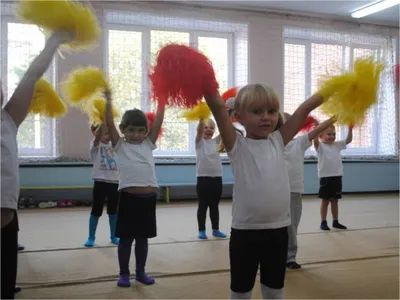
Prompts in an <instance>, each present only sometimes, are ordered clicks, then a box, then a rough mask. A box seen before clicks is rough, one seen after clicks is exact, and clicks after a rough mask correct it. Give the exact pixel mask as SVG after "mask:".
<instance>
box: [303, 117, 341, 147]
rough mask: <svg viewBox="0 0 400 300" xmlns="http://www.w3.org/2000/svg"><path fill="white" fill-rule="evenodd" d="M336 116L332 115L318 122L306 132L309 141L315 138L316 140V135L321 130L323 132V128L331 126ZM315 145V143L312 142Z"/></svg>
mask: <svg viewBox="0 0 400 300" xmlns="http://www.w3.org/2000/svg"><path fill="white" fill-rule="evenodd" d="M335 120H336V118H335V117H332V118H330V119H328V120H326V121H324V122H322V123H321V124H318V126H317V127H315V128H314V129H313V130H311V131H310V132H309V133H308V139H309V140H310V141H312V140H315V139H317V140H318V136H319V135H320V134H321V132H323V131H324V130H326V129H327V128H329V126H332V125H333V124H334V123H335ZM314 146H315V143H314Z"/></svg>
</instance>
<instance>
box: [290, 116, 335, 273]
mask: <svg viewBox="0 0 400 300" xmlns="http://www.w3.org/2000/svg"><path fill="white" fill-rule="evenodd" d="M290 117H291V115H290V114H288V113H285V118H286V121H287V120H289V118H290ZM333 122H334V119H333V118H331V119H329V120H327V121H325V122H323V123H322V124H320V125H318V126H317V127H316V128H314V129H313V130H311V131H310V132H309V133H308V134H304V135H300V136H298V137H297V138H295V139H293V140H291V141H290V142H289V143H288V144H287V145H286V147H285V160H286V167H287V170H288V174H289V182H290V216H291V220H292V222H291V225H290V226H289V227H288V234H289V245H288V255H287V263H286V266H287V267H288V268H289V269H300V268H301V265H299V264H298V263H297V262H296V255H297V228H298V226H299V223H300V218H301V210H302V202H301V194H302V193H303V192H304V154H305V152H306V150H307V149H308V148H309V147H311V141H312V140H313V139H315V138H316V137H317V136H318V135H319V134H320V133H321V132H322V131H324V130H325V129H326V128H328V127H329V126H332V124H333Z"/></svg>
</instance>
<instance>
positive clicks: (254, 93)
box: [217, 83, 285, 153]
mask: <svg viewBox="0 0 400 300" xmlns="http://www.w3.org/2000/svg"><path fill="white" fill-rule="evenodd" d="M255 102H264V103H265V104H266V105H267V106H268V107H269V108H272V109H275V110H277V111H279V108H280V102H279V97H278V94H277V93H276V92H275V90H274V89H273V88H271V87H269V86H267V85H265V84H261V83H254V84H248V85H246V86H244V87H242V88H241V89H240V90H239V92H238V94H237V96H236V98H235V102H234V103H235V105H234V111H235V112H239V113H240V112H243V111H244V110H246V109H247V108H248V107H249V106H250V105H251V104H253V103H255ZM284 120H285V117H284V116H283V114H282V113H281V112H279V118H278V123H277V124H276V127H275V129H274V131H276V130H278V129H279V128H280V127H281V126H282V125H283V124H284V123H285V122H284ZM235 130H236V131H237V132H239V133H240V134H241V135H244V133H243V131H241V130H240V129H237V128H236V127H235ZM217 151H218V152H220V153H223V152H225V146H224V144H223V143H222V139H221V141H220V143H219V145H218V147H217Z"/></svg>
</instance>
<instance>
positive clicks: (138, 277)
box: [136, 273, 155, 285]
mask: <svg viewBox="0 0 400 300" xmlns="http://www.w3.org/2000/svg"><path fill="white" fill-rule="evenodd" d="M136 281H139V282H141V283H143V284H147V285H150V284H154V283H155V280H154V278H153V277H150V276H148V275H147V274H146V273H142V274H136Z"/></svg>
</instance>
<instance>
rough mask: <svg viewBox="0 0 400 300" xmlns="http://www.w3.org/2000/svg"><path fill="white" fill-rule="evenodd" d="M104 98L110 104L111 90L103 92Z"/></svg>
mask: <svg viewBox="0 0 400 300" xmlns="http://www.w3.org/2000/svg"><path fill="white" fill-rule="evenodd" d="M104 97H106V100H107V102H111V90H110V89H109V88H107V89H106V90H105V91H104Z"/></svg>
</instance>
